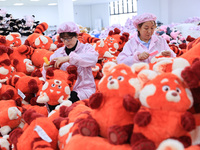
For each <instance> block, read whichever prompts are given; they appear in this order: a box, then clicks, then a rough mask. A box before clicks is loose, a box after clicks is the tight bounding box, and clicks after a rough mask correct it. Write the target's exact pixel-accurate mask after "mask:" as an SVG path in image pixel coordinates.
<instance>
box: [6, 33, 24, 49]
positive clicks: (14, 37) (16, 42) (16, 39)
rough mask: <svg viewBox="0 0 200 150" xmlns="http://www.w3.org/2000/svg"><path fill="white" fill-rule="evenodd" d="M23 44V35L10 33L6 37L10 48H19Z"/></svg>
mask: <svg viewBox="0 0 200 150" xmlns="http://www.w3.org/2000/svg"><path fill="white" fill-rule="evenodd" d="M21 44H22V41H21V35H20V33H18V32H16V33H15V32H13V33H10V34H9V35H7V36H6V45H7V46H9V47H13V46H15V47H17V46H20V45H21Z"/></svg>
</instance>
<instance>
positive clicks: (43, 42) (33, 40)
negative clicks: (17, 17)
mask: <svg viewBox="0 0 200 150" xmlns="http://www.w3.org/2000/svg"><path fill="white" fill-rule="evenodd" d="M47 29H48V24H47V23H46V22H42V23H40V24H39V25H37V27H36V28H35V31H34V33H32V34H31V35H29V36H28V38H27V39H26V41H25V43H24V44H25V45H28V46H31V47H33V48H35V49H38V48H39V49H46V50H50V51H55V50H56V49H57V46H56V45H55V44H54V43H53V40H52V39H51V38H50V37H48V36H44V35H43V34H42V33H43V32H44V31H46V30H47Z"/></svg>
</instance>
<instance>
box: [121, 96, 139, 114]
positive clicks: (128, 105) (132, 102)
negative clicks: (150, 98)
mask: <svg viewBox="0 0 200 150" xmlns="http://www.w3.org/2000/svg"><path fill="white" fill-rule="evenodd" d="M123 106H124V108H125V109H126V110H127V111H129V112H137V111H138V110H139V108H140V106H141V104H140V102H139V101H138V100H136V99H135V98H134V97H132V96H130V95H125V96H124V99H123Z"/></svg>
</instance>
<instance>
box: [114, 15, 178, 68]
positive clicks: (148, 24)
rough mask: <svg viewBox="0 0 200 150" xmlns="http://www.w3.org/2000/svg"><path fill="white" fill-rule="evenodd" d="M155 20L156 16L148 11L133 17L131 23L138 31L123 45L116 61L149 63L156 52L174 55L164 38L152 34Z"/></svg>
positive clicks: (127, 63) (128, 63) (129, 64)
mask: <svg viewBox="0 0 200 150" xmlns="http://www.w3.org/2000/svg"><path fill="white" fill-rule="evenodd" d="M155 21H156V16H155V15H153V14H150V13H144V14H142V15H138V16H136V17H135V20H134V23H133V25H134V27H135V28H136V29H137V31H138V32H137V34H135V36H134V37H133V38H131V39H130V40H129V41H128V42H127V43H126V44H125V45H124V48H123V50H122V52H121V53H120V54H119V55H118V57H117V62H118V63H119V64H120V63H124V64H126V65H128V66H131V65H132V64H134V63H137V62H146V63H149V62H150V61H151V59H152V58H153V57H154V56H155V55H156V54H157V53H161V54H162V55H163V56H170V57H176V54H175V53H174V52H173V51H172V50H171V49H170V48H169V46H168V44H167V42H166V40H165V39H163V38H162V37H159V36H157V35H155V34H154V30H155V28H156V22H155Z"/></svg>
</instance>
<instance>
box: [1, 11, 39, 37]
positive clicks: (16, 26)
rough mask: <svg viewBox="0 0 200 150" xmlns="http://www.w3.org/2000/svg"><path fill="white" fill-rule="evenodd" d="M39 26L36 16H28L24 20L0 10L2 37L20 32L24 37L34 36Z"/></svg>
mask: <svg viewBox="0 0 200 150" xmlns="http://www.w3.org/2000/svg"><path fill="white" fill-rule="evenodd" d="M38 24H39V21H36V20H35V16H34V15H31V16H29V15H26V16H24V17H23V18H22V19H19V18H14V17H13V16H12V14H9V13H7V11H6V10H5V9H0V35H8V34H9V33H10V32H18V33H20V34H21V35H23V36H28V35H30V34H32V33H33V32H34V30H35V28H36V26H37V25H38Z"/></svg>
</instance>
